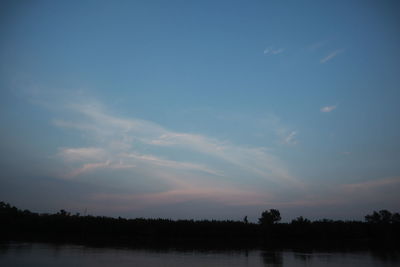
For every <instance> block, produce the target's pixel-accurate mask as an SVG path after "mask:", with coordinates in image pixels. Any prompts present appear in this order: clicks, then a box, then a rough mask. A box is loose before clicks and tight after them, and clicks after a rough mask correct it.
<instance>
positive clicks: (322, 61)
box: [319, 50, 343, 64]
mask: <svg viewBox="0 0 400 267" xmlns="http://www.w3.org/2000/svg"><path fill="white" fill-rule="evenodd" d="M342 52H343V50H335V51H332V52H330V53H329V54H328V55H327V56H325V57H323V58H321V60H320V61H319V62H320V63H321V64H325V63H326V62H328V61H330V60H332V59H334V58H335V57H337V56H338V55H339V54H341V53H342Z"/></svg>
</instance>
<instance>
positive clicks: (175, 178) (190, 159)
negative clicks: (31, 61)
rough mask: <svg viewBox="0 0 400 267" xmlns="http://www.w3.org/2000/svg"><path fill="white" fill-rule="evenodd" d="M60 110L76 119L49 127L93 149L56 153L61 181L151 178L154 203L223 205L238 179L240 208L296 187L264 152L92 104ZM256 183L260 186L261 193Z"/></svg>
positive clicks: (282, 166)
mask: <svg viewBox="0 0 400 267" xmlns="http://www.w3.org/2000/svg"><path fill="white" fill-rule="evenodd" d="M66 107H67V110H68V112H69V113H74V114H77V116H72V117H73V119H68V120H66V119H63V120H60V119H58V120H54V125H55V126H57V127H61V128H66V129H73V130H76V131H79V132H81V133H82V134H83V135H84V136H86V137H87V138H89V139H90V142H91V143H92V144H94V145H92V146H90V147H79V146H78V147H62V148H59V152H58V157H59V158H61V159H62V160H63V161H65V164H67V169H66V170H65V173H64V174H63V177H66V178H75V179H79V177H81V176H85V175H88V174H92V176H93V174H96V173H98V174H99V175H102V173H104V172H105V171H108V172H109V171H112V172H114V173H118V172H119V171H123V172H125V173H126V172H129V173H131V176H132V177H142V176H143V177H152V179H155V180H159V181H161V182H162V183H166V184H167V185H168V186H167V188H165V189H164V190H162V191H161V192H160V193H158V195H157V196H160V197H159V198H154V199H159V200H160V201H164V200H165V198H171V199H172V198H174V196H175V197H176V199H178V200H179V199H187V198H191V196H192V198H198V197H199V196H200V195H202V196H203V197H205V198H210V199H217V198H223V199H226V202H229V199H231V197H229V195H230V193H232V192H237V191H235V190H238V187H237V185H235V184H236V183H239V184H240V182H239V181H240V179H241V177H242V176H245V177H247V179H248V184H247V185H246V188H248V189H240V190H241V191H240V192H242V193H238V194H237V196H238V198H240V197H239V196H242V197H243V199H242V201H243V203H248V201H247V202H246V200H245V196H249V195H252V196H253V195H254V196H255V195H257V194H264V195H268V193H267V192H270V191H271V188H274V186H276V185H279V186H285V187H287V186H288V187H298V186H302V185H301V183H300V182H299V181H298V180H297V179H296V178H295V177H294V176H293V175H292V174H291V173H290V172H289V171H288V168H287V167H286V166H285V164H284V163H283V162H282V161H281V160H280V159H279V158H278V157H277V156H275V155H273V154H272V153H271V152H269V151H268V150H267V149H265V148H262V147H249V146H244V145H236V144H233V143H231V142H229V141H225V140H218V139H216V138H211V137H208V136H205V135H202V134H194V133H185V132H176V131H171V130H168V129H167V128H165V127H163V126H161V125H159V124H157V123H154V122H150V121H147V120H141V119H137V118H123V117H120V116H115V115H112V113H111V112H109V111H107V109H106V108H104V106H103V105H101V104H99V103H96V102H91V103H83V104H76V103H75V104H67V105H66ZM295 134H296V133H295V132H294V133H291V135H289V136H288V137H287V142H289V143H292V142H294V136H295ZM210 159H212V160H210ZM115 177H118V175H115ZM132 179H134V178H132ZM132 184H135V182H134V180H132ZM260 184H264V186H265V187H263V188H262V189H261V188H260V186H259V185H260ZM229 188H230V189H229ZM250 188H251V190H250ZM194 189H196V190H194ZM228 189H229V190H228ZM193 192H194V193H193ZM224 192H225V193H224ZM192 193H193V194H192ZM146 194H150V195H149V196H152V195H151V194H154V193H143V194H140V195H139V196H140V197H141V198H142V199H143V201H146V199H149V198H150V197H149V196H144V195H146ZM210 194H211V195H213V197H210ZM152 199H153V198H152ZM154 199H153V200H152V201H155V200H154ZM257 199H258V200H257V201H256V200H255V199H254V201H253V202H254V203H256V202H257V203H259V202H260V200H259V199H260V198H258V197H257ZM261 199H263V198H261ZM171 201H173V200H171Z"/></svg>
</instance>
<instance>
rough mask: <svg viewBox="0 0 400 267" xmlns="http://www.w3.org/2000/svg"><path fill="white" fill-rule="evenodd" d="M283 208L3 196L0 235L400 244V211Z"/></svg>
mask: <svg viewBox="0 0 400 267" xmlns="http://www.w3.org/2000/svg"><path fill="white" fill-rule="evenodd" d="M280 221H281V215H280V212H279V210H276V209H270V210H266V211H264V212H263V213H262V214H261V217H260V218H259V220H258V223H249V222H248V221H247V216H246V217H245V218H244V219H243V221H232V220H225V221H217V220H198V221H195V220H170V219H144V218H136V219H125V218H121V217H118V218H113V217H105V216H91V215H85V216H81V215H80V214H71V213H69V212H67V211H65V210H60V211H59V212H57V213H55V214H39V213H35V212H31V211H29V210H21V209H18V208H16V207H14V206H11V205H10V204H8V203H4V202H0V240H3V241H7V240H24V241H54V242H81V243H98V244H121V245H138V246H142V245H146V244H149V245H154V244H179V243H182V244H210V243H212V244H214V245H215V244H221V245H222V246H227V245H238V246H259V245H271V244H272V245H276V244H295V243H310V242H327V243H332V242H346V243H349V242H356V243H362V244H367V243H368V244H386V245H390V246H399V244H398V240H400V215H399V213H391V212H390V211H387V210H381V211H374V212H373V213H371V214H368V215H366V216H365V221H341V220H328V219H322V220H315V221H311V220H309V219H306V218H303V217H298V218H296V219H294V220H292V221H291V222H290V223H281V222H280Z"/></svg>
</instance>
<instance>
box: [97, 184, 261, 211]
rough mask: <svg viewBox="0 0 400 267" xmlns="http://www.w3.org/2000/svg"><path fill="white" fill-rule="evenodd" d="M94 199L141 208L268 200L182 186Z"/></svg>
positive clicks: (240, 192)
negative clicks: (184, 203)
mask: <svg viewBox="0 0 400 267" xmlns="http://www.w3.org/2000/svg"><path fill="white" fill-rule="evenodd" d="M92 198H93V199H94V200H97V201H99V200H101V201H107V202H108V201H111V202H113V201H117V202H123V203H131V205H130V207H131V208H133V209H142V208H145V207H148V206H154V205H155V206H157V205H165V204H176V203H182V202H186V201H193V200H200V201H213V202H218V203H222V204H225V205H230V206H259V205H265V204H266V203H267V202H268V197H267V196H266V195H265V194H259V193H254V192H250V191H244V190H239V189H234V188H227V189H224V188H207V187H204V188H202V187H198V188H183V189H176V190H169V191H164V192H158V193H141V194H131V195H130V194H95V195H93V196H92Z"/></svg>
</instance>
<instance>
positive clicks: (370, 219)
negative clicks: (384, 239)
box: [365, 210, 398, 224]
mask: <svg viewBox="0 0 400 267" xmlns="http://www.w3.org/2000/svg"><path fill="white" fill-rule="evenodd" d="M395 214H396V213H395ZM397 216H398V213H397V215H395V216H394V217H395V220H396V219H397ZM365 221H366V222H367V223H384V224H388V223H391V222H393V215H392V213H391V212H390V211H388V210H380V211H379V212H377V211H374V212H373V213H372V214H368V215H366V216H365Z"/></svg>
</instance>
